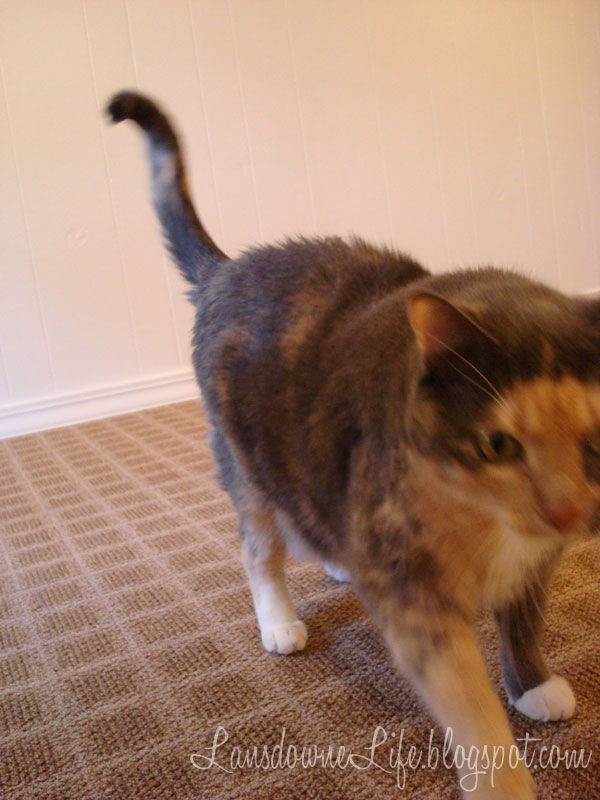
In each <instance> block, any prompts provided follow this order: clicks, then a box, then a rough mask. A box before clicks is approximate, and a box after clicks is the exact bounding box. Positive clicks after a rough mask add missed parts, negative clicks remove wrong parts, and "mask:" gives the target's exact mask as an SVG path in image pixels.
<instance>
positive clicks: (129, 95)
mask: <svg viewBox="0 0 600 800" xmlns="http://www.w3.org/2000/svg"><path fill="white" fill-rule="evenodd" d="M147 103H148V101H147V100H146V98H144V97H142V95H140V94H138V93H137V92H132V91H127V90H126V91H122V92H118V93H117V94H115V95H113V97H111V99H110V100H109V102H108V104H107V106H106V114H107V116H108V118H109V120H110V121H111V122H113V123H115V124H116V123H117V122H122V121H123V120H124V119H135V118H136V116H138V114H139V112H140V110H141V108H142V107H143V106H145V105H146V104H147Z"/></svg>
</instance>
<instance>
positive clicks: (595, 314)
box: [578, 295, 600, 330]
mask: <svg viewBox="0 0 600 800" xmlns="http://www.w3.org/2000/svg"><path fill="white" fill-rule="evenodd" d="M578 300H579V303H580V304H581V305H580V308H581V313H582V314H583V316H584V318H585V319H586V320H587V321H588V322H591V324H592V325H593V326H594V327H595V328H597V329H598V330H600V297H599V296H597V295H594V296H593V297H590V298H589V299H588V298H587V297H585V298H578Z"/></svg>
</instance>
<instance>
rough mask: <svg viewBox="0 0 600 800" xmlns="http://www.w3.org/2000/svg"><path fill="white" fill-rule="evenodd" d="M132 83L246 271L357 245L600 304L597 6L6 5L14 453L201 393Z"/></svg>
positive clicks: (3, 234) (175, 0)
mask: <svg viewBox="0 0 600 800" xmlns="http://www.w3.org/2000/svg"><path fill="white" fill-rule="evenodd" d="M123 87H138V88H140V89H142V90H144V91H147V92H149V93H151V94H153V95H154V96H156V97H158V98H160V99H161V100H162V101H163V102H164V103H165V105H166V106H167V107H168V109H169V111H170V112H171V114H172V115H173V117H174V119H175V120H176V121H177V125H178V127H179V129H180V131H181V132H182V134H183V137H184V141H185V144H186V150H187V154H188V158H189V165H190V170H191V178H192V185H193V189H194V195H195V198H196V201H197V205H198V208H199V209H200V211H201V215H202V217H203V219H204V221H205V223H206V226H207V228H208V229H209V230H210V231H211V232H212V233H213V235H214V237H215V238H216V239H217V241H218V242H219V243H220V244H221V246H222V247H223V248H224V249H225V250H226V251H228V252H230V253H235V252H237V251H239V249H240V248H242V247H244V246H245V245H248V244H252V243H255V242H258V241H264V240H269V239H273V238H277V237H282V236H284V235H287V234H296V233H302V234H311V233H341V234H347V233H351V232H356V233H359V234H361V235H363V236H365V237H368V238H372V239H374V240H376V241H379V242H384V243H395V244H397V245H398V246H399V247H400V248H402V249H405V250H407V251H409V252H410V253H412V254H413V255H414V256H416V257H418V258H419V259H421V260H422V261H423V262H424V263H426V264H427V265H429V266H430V267H431V268H433V269H435V270H440V269H443V268H446V267H455V266H461V265H472V264H476V263H477V264H483V263H490V262H493V263H496V264H503V265H509V266H517V267H519V268H521V269H522V270H524V271H526V272H527V273H529V274H532V275H536V276H539V277H541V278H542V279H544V280H546V281H549V282H550V283H552V284H554V285H557V286H559V287H561V288H563V289H565V290H568V291H585V290H592V289H596V288H597V287H598V286H600V257H599V252H598V249H599V217H600V214H599V212H600V3H598V0H569V2H565V0H419V1H418V2H414V1H413V0H395V1H394V0H368V2H367V1H366V0H52V1H51V2H50V0H0V159H1V170H0V174H1V180H0V247H1V254H0V259H1V261H0V435H12V434H16V433H19V432H25V431H29V430H33V429H39V428H44V427H49V426H53V425H58V424H64V423H67V422H70V421H77V420H80V419H83V418H89V417H93V416H103V415H106V414H110V413H116V412H120V411H126V410H129V409H132V408H136V407H141V406H144V405H151V404H157V403H161V402H168V401H170V400H175V399H182V398H186V397H191V396H195V395H196V389H195V387H194V383H193V380H192V377H191V370H190V368H189V344H188V340H189V330H190V327H191V325H192V310H191V308H190V307H188V305H187V303H186V301H185V300H184V299H183V291H184V286H183V282H182V280H181V279H180V278H179V276H178V275H177V274H176V272H175V270H174V268H173V267H172V265H171V264H170V263H169V262H168V260H167V258H166V257H165V256H164V255H163V253H162V249H161V243H160V237H159V235H158V232H157V227H156V224H155V220H154V217H153V213H152V210H151V208H150V204H149V196H148V187H147V172H146V163H145V161H144V151H143V148H142V146H141V141H140V137H139V135H138V133H137V131H135V130H134V129H133V127H131V126H129V127H128V126H126V125H122V126H119V127H118V128H111V127H109V126H107V125H106V124H105V121H104V120H103V118H102V116H101V108H102V106H103V105H104V103H105V101H106V99H107V98H108V96H109V95H110V94H111V93H113V92H114V91H115V90H118V89H120V88H123Z"/></svg>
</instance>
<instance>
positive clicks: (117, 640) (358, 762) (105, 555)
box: [0, 402, 600, 800]
mask: <svg viewBox="0 0 600 800" xmlns="http://www.w3.org/2000/svg"><path fill="white" fill-rule="evenodd" d="M206 433H207V430H206V423H205V420H204V418H203V416H202V411H201V410H200V408H199V406H198V404H197V403H196V402H190V403H179V404H176V405H172V406H167V407H163V408H160V409H154V410H149V411H144V412H141V413H138V414H132V415H127V416H123V417H118V418H113V419H108V420H104V421H100V422H94V423H86V424H82V425H77V426H73V427H70V428H62V429H59V430H54V431H48V432H45V433H40V434H36V435H32V436H25V437H21V438H17V439H9V440H5V441H3V442H0V498H1V501H0V529H1V534H0V798H3V799H4V798H9V800H17V798H18V800H21V799H22V800H26V799H27V800H28V799H29V798H35V800H130V799H131V800H133V799H135V800H138V799H139V800H225V798H228V799H229V800H244V798H251V799H252V800H263V798H282V800H283V798H285V799H286V800H293V798H298V800H309V799H311V798H314V799H315V800H337V799H338V798H339V799H340V800H343V799H344V798H357V799H358V800H373V798H378V800H388V798H389V800H391V799H392V798H402V797H408V798H431V800H438V798H439V799H440V800H456V798H458V797H459V794H458V792H457V790H456V788H455V785H456V779H455V775H454V771H453V769H452V768H451V765H450V764H449V763H448V761H449V759H444V758H443V737H442V735H441V734H440V733H439V732H438V731H437V730H434V732H433V734H431V730H432V727H433V723H432V721H431V719H430V717H429V716H428V715H427V713H425V712H424V711H423V709H422V706H421V704H420V703H419V701H418V700H417V698H416V696H415V695H414V693H413V692H412V690H411V689H410V688H409V687H408V685H407V684H406V683H405V682H404V681H403V680H402V679H401V678H400V677H399V676H398V675H397V674H396V673H395V671H394V669H393V668H392V667H391V665H390V662H389V660H388V656H387V653H386V651H385V649H384V647H383V645H382V642H381V640H380V638H379V635H378V633H377V631H376V630H375V629H374V627H373V625H372V624H371V623H370V621H369V620H368V619H367V618H366V617H365V615H364V612H363V610H362V608H361V606H360V604H359V603H358V601H357V600H356V598H355V597H354V595H353V593H352V591H351V590H350V589H349V588H348V587H347V586H343V585H340V584H337V583H335V582H334V581H333V579H331V578H330V577H328V576H327V575H326V573H325V572H324V571H323V570H322V568H321V567H319V566H318V565H310V564H300V563H291V564H290V568H289V582H290V589H291V593H292V596H293V599H294V601H295V603H296V604H297V608H298V610H299V612H300V615H301V617H302V618H303V619H304V620H305V621H306V623H307V626H308V630H309V643H308V646H307V649H306V650H305V651H304V652H303V653H300V654H295V655H293V656H288V657H283V656H272V655H268V654H267V653H265V652H264V651H263V650H262V647H261V644H260V640H259V636H258V633H257V629H256V624H255V621H254V616H253V611H252V605H251V598H250V593H249V589H248V587H247V583H246V579H245V575H244V572H243V569H242V566H241V564H240V561H239V557H238V542H237V532H236V518H235V514H234V512H233V510H232V507H231V505H230V503H229V501H228V499H227V498H226V497H225V495H224V494H223V493H222V492H221V491H220V489H219V487H218V486H217V484H216V481H215V478H214V476H213V471H214V468H213V462H212V459H211V455H210V452H209V449H208V445H207V437H206ZM599 566H600V542H598V540H596V541H591V542H586V543H582V544H579V545H577V546H576V547H574V548H573V549H572V550H571V551H570V552H569V554H568V555H567V556H566V558H565V559H564V562H563V564H562V566H561V568H560V570H559V572H558V573H557V575H556V578H555V580H554V584H553V588H552V594H551V600H550V605H549V608H548V612H547V622H548V633H547V636H546V650H547V653H548V655H549V658H550V661H551V663H552V665H553V668H554V669H555V670H556V672H559V673H560V674H562V675H564V676H565V677H567V678H568V679H569V680H570V681H571V683H572V685H573V688H574V691H575V693H576V695H577V699H578V710H577V713H576V716H575V717H574V718H573V719H572V720H569V721H568V722H564V723H560V724H548V725H538V724H535V723H532V722H529V721H527V720H525V719H524V718H522V717H520V716H519V715H518V714H517V713H515V712H513V711H512V710H511V711H510V712H509V713H510V719H511V724H512V725H513V729H514V730H515V733H516V735H517V736H519V737H524V736H525V735H526V734H527V733H528V734H529V736H530V737H537V738H538V739H539V741H538V742H537V743H532V744H530V745H529V751H528V752H529V753H532V754H533V753H538V754H539V756H540V759H541V758H542V755H543V751H541V750H539V749H538V750H536V748H541V747H542V746H546V747H548V748H551V747H553V746H554V750H553V751H552V752H553V753H554V761H553V762H552V763H550V764H548V763H547V758H546V759H545V760H544V761H543V763H542V761H541V760H540V765H538V764H537V761H536V762H534V767H533V772H534V774H535V776H536V781H537V784H538V787H539V797H540V798H542V800H563V799H564V800H582V798H585V800H592V798H599V797H600V763H599V753H598V752H597V751H600V741H599V739H600V737H599V734H598V730H599V724H598V723H599V718H600V692H599V689H600V679H599V669H598V667H599V664H600V625H599V623H600V612H599V609H600V584H599V580H598V577H599V575H600V570H599ZM480 634H481V640H482V647H483V649H484V650H485V652H486V656H487V658H488V663H489V665H490V672H491V675H492V678H493V680H494V682H495V683H496V684H497V686H498V687H499V691H500V694H501V697H502V698H503V701H504V702H505V695H504V691H503V689H502V688H501V679H500V673H499V667H498V658H497V642H496V639H495V632H494V629H493V626H492V624H491V622H490V620H489V618H488V617H484V618H482V620H481V625H480ZM377 726H380V728H379V729H378V730H379V736H380V739H379V741H381V739H382V738H383V737H384V736H387V737H388V738H387V741H386V742H383V743H382V744H381V745H380V746H379V747H378V748H377V749H376V750H372V751H369V746H370V745H371V743H372V740H373V736H374V734H375V733H376V731H377ZM431 736H432V737H433V738H432V739H430V737H431ZM215 737H217V738H216V740H215ZM215 741H216V744H217V745H218V746H217V747H215V749H214V758H212V750H211V748H212V746H213V744H214V743H215ZM400 744H401V745H402V747H401V748H399V745H400ZM411 746H413V747H414V754H413V759H412V764H408V763H406V762H407V761H408V758H409V755H410V753H409V748H410V747H411ZM254 748H256V750H254ZM294 748H295V749H294ZM341 748H345V750H342V749H341ZM574 751H575V752H576V753H579V755H581V756H583V760H582V761H581V762H580V764H579V766H577V765H573V764H571V765H570V768H569V765H567V764H566V763H565V760H564V759H565V758H566V757H568V756H569V754H570V753H573V752H574ZM579 751H583V753H580V752H579ZM349 753H353V754H354V757H353V758H352V759H350V760H349V759H348V755H349ZM344 754H345V755H344ZM546 755H547V756H549V755H550V753H548V752H547V753H546ZM371 756H372V759H371ZM436 756H437V766H436V763H435V762H436ZM419 757H420V761H419V762H418V763H417V760H418V758H419ZM390 759H391V763H390ZM211 762H216V763H211ZM371 762H372V763H371ZM395 762H398V769H397V768H396V765H395ZM401 764H405V772H404V770H403V769H402V768H401V766H400V765H401ZM399 784H400V785H399ZM402 784H403V785H402Z"/></svg>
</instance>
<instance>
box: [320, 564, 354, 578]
mask: <svg viewBox="0 0 600 800" xmlns="http://www.w3.org/2000/svg"><path fill="white" fill-rule="evenodd" d="M323 566H324V567H325V572H326V573H327V574H328V575H331V577H332V578H333V579H334V580H336V581H337V582H338V583H350V580H351V578H350V573H349V572H348V570H347V569H344V568H343V567H340V566H339V564H329V563H325V564H323Z"/></svg>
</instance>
